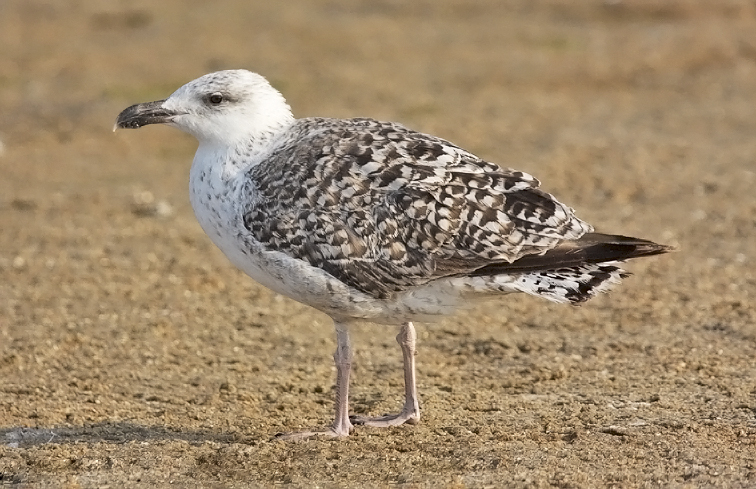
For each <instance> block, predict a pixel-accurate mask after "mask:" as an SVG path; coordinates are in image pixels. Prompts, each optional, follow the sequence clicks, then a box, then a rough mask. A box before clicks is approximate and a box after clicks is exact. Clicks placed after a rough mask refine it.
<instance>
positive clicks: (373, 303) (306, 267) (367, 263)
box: [115, 70, 670, 439]
mask: <svg viewBox="0 0 756 489" xmlns="http://www.w3.org/2000/svg"><path fill="white" fill-rule="evenodd" d="M147 124H167V125H170V126H174V127H177V128H178V129H181V130H182V131H185V132H187V133H189V134H191V135H193V136H194V137H196V138H197V139H198V140H199V148H198V149H197V153H196V155H195V156H194V162H193V163H192V168H191V171H190V174H189V179H190V184H189V189H190V198H191V203H192V207H193V208H194V212H195V214H196V216H197V219H198V220H199V223H200V225H201V226H202V229H204V231H205V232H206V233H207V234H208V236H209V237H210V239H212V241H213V242H214V243H215V244H216V245H217V246H218V247H219V248H220V249H221V250H222V251H223V253H225V254H226V256H227V257H228V258H229V259H230V260H231V262H233V264H234V265H236V266H237V267H239V268H240V269H241V270H243V271H244V272H246V273H247V274H248V275H249V276H250V277H252V278H253V279H255V280H256V281H258V282H259V283H261V284H263V285H265V286H266V287H269V288H270V289H273V290H274V291H276V292H278V293H280V294H283V295H286V296H288V297H291V298H292V299H294V300H297V301H299V302H302V303H304V304H307V305H310V306H312V307H314V308H316V309H319V310H320V311H323V312H324V313H326V314H328V315H329V316H330V317H331V318H332V319H333V322H334V325H335V328H336V338H337V348H336V353H335V354H334V360H335V363H336V372H337V375H336V416H335V420H334V422H333V424H332V425H331V426H330V428H328V429H326V430H314V431H306V432H300V433H289V434H285V435H280V437H282V438H286V439H302V438H307V437H310V436H313V435H326V436H335V437H344V436H347V435H349V432H350V431H351V430H352V429H353V425H368V426H376V427H386V426H396V425H400V424H402V423H412V424H414V423H417V422H418V421H419V419H420V408H419V404H418V398H417V391H416V388H415V353H416V350H415V341H416V335H415V329H414V327H413V325H412V321H415V320H429V319H430V318H433V317H434V316H439V315H446V314H450V313H453V312H454V311H455V310H456V309H458V308H459V307H461V306H464V305H466V304H468V303H470V302H471V300H472V299H477V298H486V297H491V296H494V295H499V294H508V293H512V292H525V293H528V294H532V295H536V296H541V297H544V298H546V299H549V300H551V301H554V302H565V303H573V304H577V303H580V302H583V301H586V300H588V299H590V298H591V297H593V296H594V295H595V294H597V293H598V292H603V291H605V290H607V289H608V288H609V287H610V286H611V285H613V284H616V283H618V282H619V281H620V279H621V278H624V277H625V276H626V275H627V274H626V273H625V272H624V271H623V270H622V269H620V268H619V266H618V263H619V262H620V261H622V260H625V259H628V258H635V257H640V256H649V255H656V254H660V253H665V252H667V251H669V250H670V248H669V247H667V246H662V245H658V244H655V243H652V242H650V241H646V240H642V239H636V238H628V237H624V236H615V235H606V234H599V233H595V232H593V227H592V226H591V225H590V224H587V223H585V222H583V221H581V220H580V219H578V218H577V217H575V215H574V213H573V210H572V209H571V208H569V207H567V206H565V205H563V204H562V203H560V202H558V201H557V200H556V199H555V198H554V197H552V196H551V195H550V194H547V193H546V192H544V191H542V190H540V189H539V188H538V187H539V182H538V180H536V179H535V178H534V177H532V176H530V175H528V174H527V173H524V172H521V171H516V170H511V169H507V168H501V167H499V166H498V165H495V164H493V163H489V162H487V161H484V160H482V159H480V158H478V157H477V156H475V155H473V154H472V153H469V152H468V151H465V150H464V149H462V148H460V147H458V146H455V145H454V144H452V143H450V142H448V141H445V140H443V139H440V138H437V137H434V136H430V135H427V134H422V133H419V132H415V131H412V130H410V129H407V128H406V127H404V126H401V125H399V124H396V123H392V122H380V121H376V120H373V119H363V118H360V119H326V118H304V119H295V118H294V117H293V116H292V113H291V109H290V108H289V106H288V104H287V103H286V100H285V99H284V98H283V96H282V95H281V94H280V93H279V92H278V91H276V90H275V89H274V88H273V87H271V86H270V84H269V83H268V82H267V81H266V80H265V79H264V78H263V77H262V76H260V75H257V74H255V73H251V72H249V71H246V70H230V71H220V72H217V73H211V74H208V75H205V76H203V77H201V78H198V79H196V80H194V81H192V82H189V83H187V84H186V85H184V86H183V87H181V88H179V89H178V90H177V91H176V92H174V93H173V94H172V95H171V96H170V97H168V98H167V99H165V100H158V101H156V102H148V103H143V104H137V105H133V106H131V107H129V108H127V109H125V110H124V111H123V112H121V113H120V114H119V116H118V119H117V121H116V125H115V128H116V129H117V128H139V127H142V126H144V125H147ZM361 320H367V321H372V322H376V323H382V324H391V325H397V326H398V325H401V327H400V330H399V334H398V336H397V341H398V342H399V345H400V346H401V349H402V355H403V359H404V382H405V403H404V407H403V408H402V410H401V411H400V412H399V413H398V414H394V415H386V416H381V417H377V418H368V417H362V416H351V417H350V416H349V372H350V368H351V364H352V348H351V345H350V342H349V327H350V325H351V324H353V323H354V322H355V321H361Z"/></svg>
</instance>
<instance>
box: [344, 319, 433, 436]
mask: <svg viewBox="0 0 756 489" xmlns="http://www.w3.org/2000/svg"><path fill="white" fill-rule="evenodd" d="M396 341H398V342H399V346H401V347H402V357H403V358H404V395H405V399H404V407H403V408H402V410H401V412H399V413H398V414H388V415H386V416H379V417H377V418H368V417H364V416H352V422H353V423H354V424H358V425H365V426H374V427H377V428H385V427H388V426H398V425H401V424H404V423H409V424H417V423H418V422H419V421H420V405H419V404H418V399H417V385H416V383H415V355H416V354H417V348H416V347H415V343H416V342H417V334H416V333H415V327H414V326H413V325H412V322H407V323H405V324H403V325H402V329H401V330H399V334H398V335H396Z"/></svg>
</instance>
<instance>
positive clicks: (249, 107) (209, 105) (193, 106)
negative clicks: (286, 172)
mask: <svg viewBox="0 0 756 489" xmlns="http://www.w3.org/2000/svg"><path fill="white" fill-rule="evenodd" d="M293 122H294V117H293V116H292V114H291V109H290V108H289V105H288V104H287V103H286V100H285V99H284V97H283V95H281V93H280V92H278V90H276V89H275V88H273V87H272V86H271V85H270V83H268V81H267V80H266V79H265V78H263V77H262V76H260V75H258V74H257V73H252V72H250V71H247V70H226V71H218V72H215V73H210V74H207V75H205V76H202V77H200V78H197V79H196V80H193V81H191V82H189V83H187V84H186V85H184V86H183V87H181V88H179V89H178V90H176V91H175V92H173V94H172V95H171V96H170V97H168V98H167V99H165V100H157V101H155V102H146V103H141V104H136V105H132V106H131V107H129V108H127V109H125V110H124V111H123V112H121V113H120V114H119V115H118V118H117V119H116V123H115V127H114V128H113V130H114V131H115V130H116V129H119V128H128V129H136V128H139V127H142V126H146V125H148V124H166V125H169V126H174V127H177V128H178V129H181V130H182V131H184V132H187V133H189V134H191V135H192V136H194V137H196V138H197V139H198V140H199V142H200V144H222V145H233V144H241V143H248V142H250V140H252V141H255V140H264V139H267V138H269V137H271V136H272V135H275V134H276V133H277V132H279V131H281V130H283V129H285V128H286V127H288V126H289V125H291V124H292V123H293Z"/></svg>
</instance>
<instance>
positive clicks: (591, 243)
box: [470, 233, 673, 304]
mask: <svg viewBox="0 0 756 489" xmlns="http://www.w3.org/2000/svg"><path fill="white" fill-rule="evenodd" d="M672 250H673V248H672V247H669V246H664V245H659V244H656V243H653V242H651V241H647V240H645V239H638V238H629V237H626V236H618V235H609V234H600V233H587V234H585V235H584V236H582V237H581V238H579V239H577V240H569V241H564V242H562V243H560V244H559V245H558V246H556V247H555V248H553V249H551V250H549V251H547V252H546V253H544V254H542V255H528V256H524V257H522V258H520V259H518V260H515V261H514V262H512V263H495V264H490V265H486V266H484V267H481V268H479V269H477V270H475V271H474V272H472V273H471V274H470V276H472V277H485V276H488V277H492V278H494V277H497V276H498V277H503V276H509V277H512V281H511V282H509V284H510V285H509V286H510V287H512V288H514V289H515V290H517V291H519V292H525V293H528V294H532V295H537V296H539V297H544V298H546V299H549V300H551V301H554V302H570V303H572V304H578V303H581V302H585V301H587V300H588V299H590V298H591V297H593V296H595V295H596V294H598V293H600V292H605V291H607V290H609V289H610V288H611V287H612V286H613V285H616V284H618V283H619V282H620V281H621V279H623V278H625V277H627V276H629V275H630V274H629V273H627V272H625V271H624V270H622V269H621V268H620V267H619V266H618V265H619V264H620V263H621V262H622V261H624V260H627V259H630V258H638V257H642V256H652V255H659V254H662V253H667V252H669V251H672ZM494 280H495V279H494Z"/></svg>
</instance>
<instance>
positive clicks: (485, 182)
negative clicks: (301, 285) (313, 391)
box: [244, 118, 591, 298]
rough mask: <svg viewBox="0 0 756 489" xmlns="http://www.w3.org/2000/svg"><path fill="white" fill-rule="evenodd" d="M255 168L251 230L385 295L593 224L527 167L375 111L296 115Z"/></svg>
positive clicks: (536, 250)
mask: <svg viewBox="0 0 756 489" xmlns="http://www.w3.org/2000/svg"><path fill="white" fill-rule="evenodd" d="M248 176H249V182H250V183H249V184H248V187H247V188H246V189H245V191H246V192H248V193H249V196H253V197H252V198H251V203H250V205H249V206H248V208H247V209H245V212H244V224H245V227H246V228H247V229H248V230H249V231H250V232H251V233H252V234H253V236H254V237H255V239H257V240H258V241H260V242H261V243H262V244H263V245H264V246H266V247H267V248H269V249H271V250H277V251H280V252H283V253H286V254H288V255H290V256H293V257H295V258H298V259H302V260H306V261H307V262H309V263H310V264H312V265H314V266H316V267H319V268H321V269H323V270H325V271H326V272H328V273H330V274H331V275H333V276H334V277H336V278H338V279H339V280H341V281H343V282H344V283H346V284H348V285H350V286H352V287H354V288H356V289H358V290H360V291H363V292H366V293H369V294H371V295H373V296H374V297H378V298H387V297H391V296H392V295H393V294H394V293H395V292H398V291H402V290H405V289H407V288H410V287H413V286H417V285H421V284H424V283H427V282H429V281H432V280H434V279H437V278H440V277H447V276H455V275H466V274H469V273H471V272H473V271H474V270H477V269H479V268H481V267H484V266H486V265H490V264H493V263H510V262H513V261H515V260H517V259H518V258H520V257H522V256H525V255H531V254H542V253H545V252H546V251H548V250H549V249H551V248H553V247H555V246H556V245H557V244H558V243H559V242H560V241H563V240H574V239H577V238H579V237H580V236H582V235H583V234H584V233H586V232H588V231H590V230H591V226H590V225H588V224H586V223H585V222H583V221H581V220H579V219H578V218H576V217H575V216H574V215H573V212H572V209H570V208H568V207H566V206H564V205H563V204H561V203H559V202H558V201H557V200H556V199H554V198H553V197H552V196H551V195H549V194H547V193H545V192H543V191H541V190H539V189H538V188H537V187H538V185H539V182H538V181H537V180H536V179H535V178H533V177H532V176H530V175H528V174H527V173H523V172H519V171H515V170H510V169H505V168H501V167H499V166H497V165H495V164H492V163H489V162H486V161H483V160H481V159H480V158H478V157H476V156H475V155H473V154H471V153H469V152H467V151H465V150H463V149H461V148H459V147H457V146H455V145H453V144H451V143H449V142H448V141H445V140H443V139H440V138H436V137H433V136H429V135H427V134H422V133H418V132H415V131H411V130H409V129H407V128H405V127H403V126H401V125H398V124H394V123H389V122H379V121H375V120H372V119H346V120H344V119H322V118H308V119H300V120H298V121H297V122H296V123H295V124H294V126H292V128H290V129H289V130H288V131H287V132H286V134H285V135H284V138H283V140H281V141H280V142H279V143H278V145H277V147H276V149H275V150H274V152H273V153H272V154H271V155H270V156H269V158H267V159H266V161H263V162H261V163H260V164H258V165H256V166H254V167H252V168H251V169H250V170H248ZM246 198H247V197H245V199H246Z"/></svg>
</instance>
